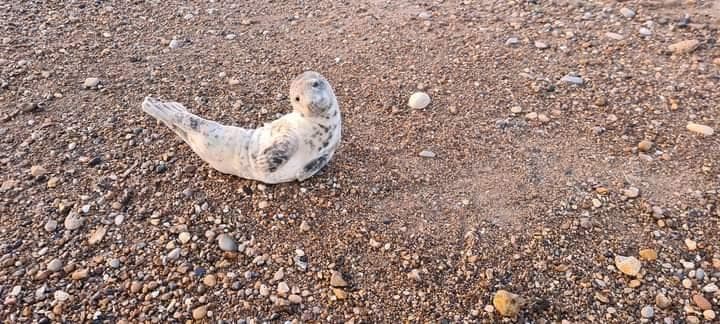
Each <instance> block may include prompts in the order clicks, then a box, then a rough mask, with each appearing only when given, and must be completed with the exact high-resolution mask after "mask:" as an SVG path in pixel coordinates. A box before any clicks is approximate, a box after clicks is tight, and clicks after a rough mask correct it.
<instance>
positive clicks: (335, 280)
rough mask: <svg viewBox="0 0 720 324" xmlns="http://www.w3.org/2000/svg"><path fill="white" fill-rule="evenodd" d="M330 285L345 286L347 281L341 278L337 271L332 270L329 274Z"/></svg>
mask: <svg viewBox="0 0 720 324" xmlns="http://www.w3.org/2000/svg"><path fill="white" fill-rule="evenodd" d="M330 286H333V287H347V286H348V283H347V281H345V279H344V278H343V276H342V274H341V273H340V272H338V271H333V272H332V274H331V275H330Z"/></svg>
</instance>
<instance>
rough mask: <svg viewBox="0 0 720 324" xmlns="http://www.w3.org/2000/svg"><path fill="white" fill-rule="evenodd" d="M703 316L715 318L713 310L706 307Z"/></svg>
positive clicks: (709, 319) (708, 318)
mask: <svg viewBox="0 0 720 324" xmlns="http://www.w3.org/2000/svg"><path fill="white" fill-rule="evenodd" d="M703 317H705V319H706V320H708V321H712V320H714V319H715V311H713V310H712V309H707V310H705V311H704V312H703Z"/></svg>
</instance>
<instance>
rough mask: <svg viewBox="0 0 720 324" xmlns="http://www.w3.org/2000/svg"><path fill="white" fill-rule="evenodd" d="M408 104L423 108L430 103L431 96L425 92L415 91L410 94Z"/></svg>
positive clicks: (414, 107) (412, 106)
mask: <svg viewBox="0 0 720 324" xmlns="http://www.w3.org/2000/svg"><path fill="white" fill-rule="evenodd" d="M407 104H408V106H409V107H410V108H412V109H423V108H425V107H427V106H428V105H430V96H428V94H427V93H425V92H415V93H413V94H412V95H411V96H410V99H408V103H407Z"/></svg>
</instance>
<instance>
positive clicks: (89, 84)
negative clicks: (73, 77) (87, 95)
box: [83, 78, 100, 89]
mask: <svg viewBox="0 0 720 324" xmlns="http://www.w3.org/2000/svg"><path fill="white" fill-rule="evenodd" d="M99 85H100V79H98V78H87V79H85V82H83V88H85V89H95V88H97V87H98V86H99Z"/></svg>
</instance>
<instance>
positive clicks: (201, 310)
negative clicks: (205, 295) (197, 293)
mask: <svg viewBox="0 0 720 324" xmlns="http://www.w3.org/2000/svg"><path fill="white" fill-rule="evenodd" d="M207 311H208V310H207V305H202V306H198V307H195V309H193V311H192V317H193V319H194V320H201V319H204V318H205V316H207Z"/></svg>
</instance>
